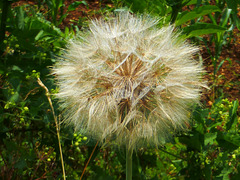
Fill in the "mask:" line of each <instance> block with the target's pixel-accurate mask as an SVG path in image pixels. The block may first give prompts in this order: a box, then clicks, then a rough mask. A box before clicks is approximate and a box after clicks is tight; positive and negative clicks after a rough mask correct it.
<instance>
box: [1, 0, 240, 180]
mask: <svg viewBox="0 0 240 180" xmlns="http://www.w3.org/2000/svg"><path fill="white" fill-rule="evenodd" d="M239 4H240V2H239V1H237V0H214V1H210V0H156V1H151V0H124V1H120V0H112V1H110V0H109V1H107V0H99V1H97V0H88V1H87V0H86V1H77V0H76V1H75V0H70V1H64V0H31V1H27V0H2V1H1V2H0V20H1V24H0V26H1V30H0V47H1V48H0V61H1V63H0V177H1V179H4V180H8V179H9V180H10V179H14V180H15V179H16V180H17V179H21V180H24V179H63V173H62V165H61V159H60V153H59V146H58V138H57V131H56V124H55V121H54V116H53V113H52V109H51V106H50V104H49V102H48V98H47V97H48V96H46V93H45V89H44V88H43V87H41V86H40V85H39V84H38V82H37V78H40V79H41V80H42V81H43V83H44V84H45V86H46V87H47V88H48V89H49V91H50V93H51V94H52V95H53V96H52V95H51V96H50V97H51V99H52V102H53V107H54V109H55V111H56V112H55V113H56V115H57V118H58V120H60V119H61V116H60V114H61V113H60V112H59V111H58V104H57V101H56V100H55V98H54V93H55V92H57V90H58V89H57V87H56V86H55V85H54V80H53V77H52V76H50V75H49V67H50V66H52V65H53V64H54V62H55V58H56V57H57V56H58V55H60V51H61V49H62V48H64V47H65V45H66V42H67V40H69V39H70V38H72V37H73V36H74V35H75V34H76V33H78V32H79V31H81V30H82V29H84V28H87V19H88V18H92V17H98V16H101V15H107V14H109V13H111V12H113V11H119V10H120V8H130V9H131V11H132V12H133V13H144V12H148V13H150V14H152V15H154V16H159V17H160V18H161V19H162V20H161V25H165V24H169V23H174V24H175V25H176V27H177V28H178V29H181V31H182V34H183V36H186V37H187V38H189V40H190V41H191V42H192V43H195V44H197V45H199V46H200V47H201V55H200V60H201V61H202V62H203V64H204V65H205V67H206V74H205V78H206V80H207V81H208V82H209V87H210V90H207V91H206V92H204V96H203V98H202V104H203V106H201V107H198V106H196V107H195V110H194V112H193V115H192V118H191V126H189V131H188V132H187V133H184V134H179V135H178V136H176V137H174V138H173V139H172V141H170V142H168V143H167V144H165V146H163V147H159V148H147V147H146V148H142V149H140V150H139V151H138V152H136V153H135V154H134V155H133V157H134V159H133V171H134V172H133V179H143V180H144V179H151V180H157V179H166V180H168V179H192V180H197V179H204V180H205V179H206V180H210V179H224V180H227V179H233V180H234V179H239V178H240V174H239V173H240V163H239V160H240V131H239V123H240V117H239V102H238V98H239V95H240V94H239V90H240V81H239V79H240V60H239V58H240V57H239V56H240V48H239V47H240V39H239V29H240V20H239ZM60 135H61V145H62V151H63V159H64V163H65V172H66V178H67V179H80V177H81V174H82V172H83V170H84V167H85V165H86V164H87V161H88V159H89V157H90V156H91V153H92V151H93V149H94V147H95V145H96V142H95V141H93V140H91V139H90V138H88V137H85V136H84V134H77V133H74V131H73V128H71V127H65V126H61V129H60ZM83 179H95V180H100V179H104V180H105V179H109V180H110V179H118V180H120V179H125V154H124V151H121V150H119V149H110V148H107V149H100V148H99V147H97V148H96V149H95V151H94V153H93V155H92V158H91V161H90V163H89V164H88V166H87V169H86V171H85V173H84V175H83Z"/></svg>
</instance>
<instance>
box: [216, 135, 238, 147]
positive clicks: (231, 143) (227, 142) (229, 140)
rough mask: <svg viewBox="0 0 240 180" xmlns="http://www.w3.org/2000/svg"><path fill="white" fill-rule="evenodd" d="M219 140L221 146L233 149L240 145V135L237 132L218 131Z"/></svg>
mask: <svg viewBox="0 0 240 180" xmlns="http://www.w3.org/2000/svg"><path fill="white" fill-rule="evenodd" d="M217 142H218V144H219V145H220V146H222V147H224V148H225V149H228V150H230V151H232V150H234V149H237V148H239V147H240V136H239V135H237V134H236V133H223V132H218V135H217Z"/></svg>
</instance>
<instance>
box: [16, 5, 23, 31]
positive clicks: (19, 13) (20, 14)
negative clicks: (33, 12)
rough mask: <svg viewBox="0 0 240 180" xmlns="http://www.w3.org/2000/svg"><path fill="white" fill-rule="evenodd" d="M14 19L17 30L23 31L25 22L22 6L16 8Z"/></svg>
mask: <svg viewBox="0 0 240 180" xmlns="http://www.w3.org/2000/svg"><path fill="white" fill-rule="evenodd" d="M16 19H17V27H18V29H21V30H23V29H24V26H25V22H24V11H23V7H22V6H20V7H18V8H17V15H16Z"/></svg>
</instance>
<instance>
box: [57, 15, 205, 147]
mask: <svg viewBox="0 0 240 180" xmlns="http://www.w3.org/2000/svg"><path fill="white" fill-rule="evenodd" d="M157 23H158V20H157V19H154V18H151V17H149V16H146V15H145V16H141V17H136V16H134V15H131V14H130V13H129V12H120V13H118V14H117V15H116V16H114V17H111V18H110V19H109V20H108V21H105V20H103V19H99V20H92V21H91V22H90V25H89V31H88V32H87V33H86V34H85V35H84V36H81V37H79V38H78V39H76V40H72V41H71V42H69V46H68V48H67V49H66V50H65V52H64V55H63V56H62V58H59V59H58V63H56V65H55V67H54V69H53V73H54V74H55V75H56V79H57V81H58V85H59V93H58V94H57V97H58V98H59V99H60V101H61V102H62V107H63V108H64V109H65V111H64V117H65V120H66V121H67V122H69V123H70V124H73V125H74V127H75V128H76V130H85V132H87V133H88V134H90V135H91V136H92V137H94V138H96V139H98V140H100V141H101V142H102V143H103V144H105V145H110V144H116V145H118V146H122V145H127V146H128V147H129V148H130V149H134V148H138V147H141V146H143V145H145V144H154V145H159V144H162V142H164V140H165V139H166V138H168V137H169V136H172V134H173V133H174V132H176V131H179V130H184V129H186V126H187V124H188V120H189V114H190V110H191V108H192V106H193V104H195V103H198V102H199V97H200V95H201V89H202V87H204V86H205V83H203V82H201V73H202V71H203V69H202V67H201V65H200V64H199V63H197V62H196V61H195V60H194V59H193V58H192V56H193V54H194V53H195V52H196V51H197V50H198V48H196V47H194V46H192V45H190V44H188V43H187V42H184V41H181V40H179V38H178V35H177V34H176V33H174V32H173V27H172V26H168V27H163V28H158V27H157Z"/></svg>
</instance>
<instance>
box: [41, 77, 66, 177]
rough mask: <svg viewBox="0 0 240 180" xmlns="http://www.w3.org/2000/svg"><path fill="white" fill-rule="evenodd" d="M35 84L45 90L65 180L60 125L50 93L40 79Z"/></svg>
mask: <svg viewBox="0 0 240 180" xmlns="http://www.w3.org/2000/svg"><path fill="white" fill-rule="evenodd" d="M37 82H38V84H39V85H40V86H41V87H42V88H43V89H45V91H46V96H47V99H48V102H49V104H50V107H51V109H52V114H53V118H54V121H55V125H56V131H57V137H58V146H59V151H60V157H61V163H62V171H63V179H64V180H66V175H65V169H64V161H63V155H62V147H61V140H60V125H59V123H58V120H57V116H56V115H55V111H54V108H53V105H52V100H51V98H50V93H49V90H48V88H47V87H46V86H45V85H44V84H43V82H42V81H41V79H40V78H38V79H37Z"/></svg>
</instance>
